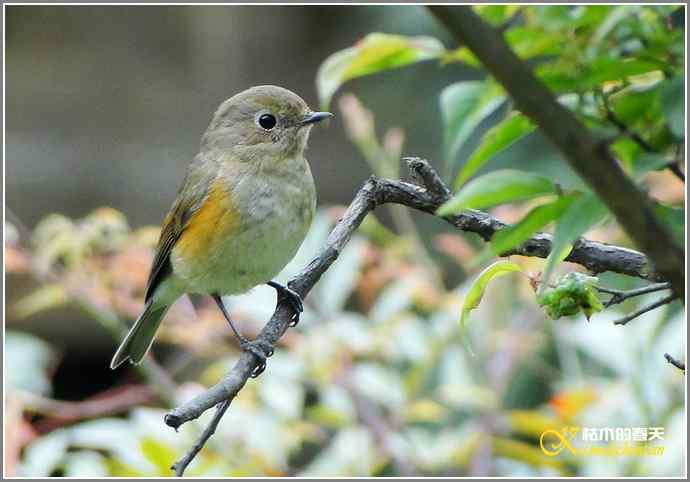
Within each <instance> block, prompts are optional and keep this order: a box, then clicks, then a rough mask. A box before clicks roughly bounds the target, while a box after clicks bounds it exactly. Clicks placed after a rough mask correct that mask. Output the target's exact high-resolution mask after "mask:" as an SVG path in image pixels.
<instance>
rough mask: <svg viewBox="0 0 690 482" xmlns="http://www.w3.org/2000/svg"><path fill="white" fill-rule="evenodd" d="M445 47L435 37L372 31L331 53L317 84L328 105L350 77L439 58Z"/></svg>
mask: <svg viewBox="0 0 690 482" xmlns="http://www.w3.org/2000/svg"><path fill="white" fill-rule="evenodd" d="M444 52H445V49H444V48H443V45H442V44H441V42H439V41H438V40H437V39H435V38H433V37H406V36H403V35H390V34H385V33H371V34H369V35H367V36H366V37H364V38H363V39H362V40H361V41H359V42H357V43H356V44H355V45H354V46H352V47H349V48H346V49H344V50H341V51H339V52H336V53H334V54H332V55H331V56H329V57H328V58H327V59H326V60H325V61H324V62H323V63H322V64H321V66H320V67H319V71H318V72H317V74H316V88H317V91H318V93H319V99H320V102H321V105H322V106H323V108H327V107H328V104H329V103H330V101H331V98H332V97H333V94H334V93H335V92H336V91H337V90H338V88H339V87H340V86H341V85H343V84H344V83H345V82H347V81H348V80H350V79H354V78H356V77H362V76H365V75H369V74H373V73H376V72H381V71H384V70H390V69H394V68H398V67H403V66H405V65H409V64H412V63H415V62H421V61H423V60H429V59H434V58H439V57H441V55H443V54H444Z"/></svg>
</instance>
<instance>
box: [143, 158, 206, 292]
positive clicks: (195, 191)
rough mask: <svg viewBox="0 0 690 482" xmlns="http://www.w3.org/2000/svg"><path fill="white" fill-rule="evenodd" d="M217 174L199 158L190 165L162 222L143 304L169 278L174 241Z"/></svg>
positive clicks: (197, 208) (201, 203) (203, 198)
mask: <svg viewBox="0 0 690 482" xmlns="http://www.w3.org/2000/svg"><path fill="white" fill-rule="evenodd" d="M216 174H217V171H216V169H215V168H213V167H212V161H208V160H207V161H206V162H204V160H203V159H202V157H201V155H199V156H197V157H196V158H195V159H194V161H192V163H191V164H190V165H189V168H188V169H187V175H186V176H185V179H184V181H183V182H182V185H181V186H180V189H179V190H178V192H177V196H176V198H175V202H174V203H173V205H172V207H171V208H170V211H169V212H168V214H167V215H166V216H165V219H164V220H163V228H162V229H161V235H160V238H159V239H158V247H157V248H156V256H155V257H154V259H153V265H152V267H151V272H150V273H149V279H148V283H147V286H146V297H145V300H146V301H148V300H149V299H150V298H151V297H152V296H153V293H154V292H155V290H156V288H157V287H158V285H160V284H161V282H162V281H163V280H164V279H165V278H166V277H167V276H168V275H169V274H170V272H171V270H172V266H171V264H170V252H171V251H172V249H173V247H174V246H175V243H176V242H177V240H178V239H180V236H181V235H182V232H183V231H184V229H185V228H186V227H187V225H188V223H189V220H190V219H191V217H192V216H193V215H194V213H195V212H196V211H198V210H199V208H200V207H201V206H202V205H203V203H204V200H205V199H206V197H207V196H208V189H209V186H210V185H211V183H212V180H213V178H214V177H215V176H216Z"/></svg>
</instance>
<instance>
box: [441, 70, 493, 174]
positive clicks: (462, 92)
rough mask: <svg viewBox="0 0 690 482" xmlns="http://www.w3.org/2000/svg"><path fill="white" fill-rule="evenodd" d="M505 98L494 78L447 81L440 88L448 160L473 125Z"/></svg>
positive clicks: (459, 146) (455, 152)
mask: <svg viewBox="0 0 690 482" xmlns="http://www.w3.org/2000/svg"><path fill="white" fill-rule="evenodd" d="M504 100H505V94H504V93H503V89H502V88H501V87H500V86H499V85H498V84H496V83H495V82H490V81H489V82H482V81H474V80H473V81H468V82H458V83H456V84H452V85H449V86H448V87H446V88H445V89H443V92H441V98H440V102H441V115H442V116H443V124H444V126H445V146H446V152H447V156H448V157H447V158H448V162H453V160H454V159H455V157H456V156H457V155H458V152H460V149H461V148H462V146H463V144H464V143H465V141H467V139H468V138H469V137H470V135H471V134H472V132H474V130H475V129H476V128H477V126H478V125H479V124H480V123H481V122H482V121H483V120H484V119H486V118H487V117H488V116H489V115H491V114H492V113H493V112H494V111H495V110H496V109H497V108H498V107H499V106H500V105H501V104H502V103H503V101H504Z"/></svg>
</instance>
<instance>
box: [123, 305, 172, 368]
mask: <svg viewBox="0 0 690 482" xmlns="http://www.w3.org/2000/svg"><path fill="white" fill-rule="evenodd" d="M168 308H169V305H163V306H155V307H154V306H153V300H152V299H151V300H149V301H148V303H146V306H145V307H144V312H143V313H142V314H141V316H139V319H138V320H137V321H136V323H134V326H132V328H131V329H130V330H129V333H127V336H126V337H125V339H124V340H123V341H122V344H120V347H119V348H118V349H117V351H116V352H115V356H113V360H112V361H111V362H110V368H111V369H115V368H117V367H118V366H120V365H121V364H122V363H124V362H125V360H127V359H129V361H130V363H133V364H135V365H138V364H139V363H141V360H143V359H144V355H146V352H147V351H149V348H151V344H152V343H153V338H154V337H155V336H156V332H157V331H158V327H159V326H160V324H161V321H162V320H163V316H165V313H166V312H167V311H168Z"/></svg>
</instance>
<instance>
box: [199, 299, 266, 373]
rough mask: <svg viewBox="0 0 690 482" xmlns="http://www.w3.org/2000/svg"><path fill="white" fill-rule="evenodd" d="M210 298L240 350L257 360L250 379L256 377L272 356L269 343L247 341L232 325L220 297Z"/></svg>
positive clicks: (233, 324)
mask: <svg viewBox="0 0 690 482" xmlns="http://www.w3.org/2000/svg"><path fill="white" fill-rule="evenodd" d="M212 297H213V300H214V301H215V302H216V304H217V305H218V308H220V311H221V312H222V313H223V317H225V320H226V321H227V322H228V323H229V324H230V328H232V332H233V333H234V334H235V336H236V337H237V340H238V341H239V342H240V348H241V349H243V350H245V351H248V352H249V353H251V354H252V355H254V356H255V357H256V358H257V359H258V360H259V362H260V365H259V366H258V367H256V370H254V371H253V372H252V378H256V377H258V376H259V375H261V374H262V373H263V371H264V370H265V369H266V358H268V357H270V356H271V355H273V346H271V344H270V343H268V342H265V341H261V340H254V341H249V340H247V339H246V338H245V337H244V336H242V333H240V332H239V330H238V329H237V328H236V327H235V323H233V321H232V318H230V314H229V313H228V311H227V310H226V309H225V305H224V304H223V299H222V298H221V297H220V295H218V294H215V295H212Z"/></svg>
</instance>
